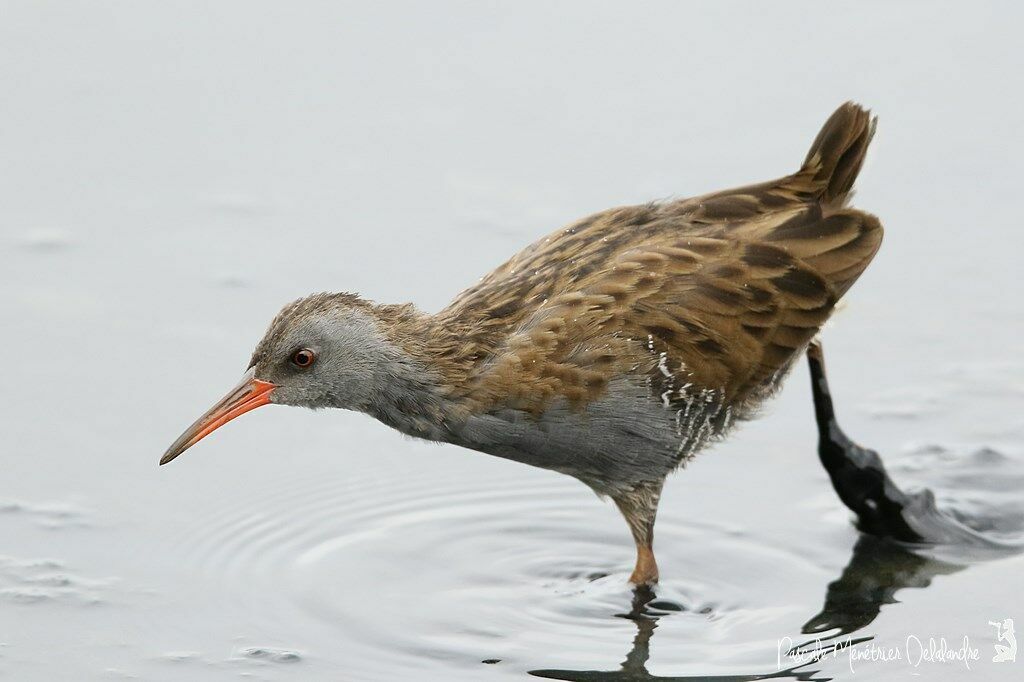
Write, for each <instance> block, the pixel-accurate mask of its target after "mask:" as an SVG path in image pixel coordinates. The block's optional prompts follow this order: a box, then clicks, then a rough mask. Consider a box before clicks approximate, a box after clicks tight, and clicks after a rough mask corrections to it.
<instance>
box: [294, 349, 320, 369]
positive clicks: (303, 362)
mask: <svg viewBox="0 0 1024 682" xmlns="http://www.w3.org/2000/svg"><path fill="white" fill-rule="evenodd" d="M314 360H316V354H315V353H314V352H313V351H311V350H310V349H308V348H300V349H299V350H297V351H295V352H294V353H292V364H294V365H295V366H296V367H309V366H310V365H312V364H313V361H314Z"/></svg>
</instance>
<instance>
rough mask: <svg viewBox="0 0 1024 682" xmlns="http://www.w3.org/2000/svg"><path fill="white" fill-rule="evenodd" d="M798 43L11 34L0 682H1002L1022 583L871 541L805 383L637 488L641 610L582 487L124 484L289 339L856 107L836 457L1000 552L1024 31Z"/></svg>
mask: <svg viewBox="0 0 1024 682" xmlns="http://www.w3.org/2000/svg"><path fill="white" fill-rule="evenodd" d="M815 7H816V6H815V5H812V4H801V3H790V4H778V3H772V5H771V6H770V7H769V6H767V5H762V4H756V5H753V4H752V5H745V6H741V5H733V4H726V3H722V4H720V5H715V6H710V5H709V6H696V5H681V4H677V3H669V4H649V5H645V6H643V8H636V7H628V6H626V5H620V6H618V7H616V6H613V5H602V6H597V5H595V4H593V3H580V4H575V3H558V4H555V5H554V6H551V5H549V4H547V3H545V4H535V5H530V4H517V5H515V6H511V5H504V6H502V5H492V4H485V3H445V4H441V5H438V4H435V3H431V4H391V5H379V6H378V5H374V4H371V3H362V4H342V3H323V4H321V3H307V4H304V5H302V6H300V7H294V6H290V5H289V6H286V5H282V4H276V5H275V4H270V3H265V4H264V3H231V2H228V3H217V4H206V3H193V4H189V3H174V4H163V3H161V4H157V3H131V4H122V3H106V2H99V3H90V4H89V5H69V4H65V3H45V2H36V3H32V4H28V3H25V4H17V3H5V4H4V7H3V13H4V21H3V22H0V92H3V105H2V108H0V149H2V150H3V151H2V153H0V264H2V267H0V311H2V314H3V322H2V327H0V352H2V357H3V358H4V371H3V377H4V379H3V384H4V389H3V391H2V393H0V400H2V405H0V407H2V409H0V426H2V430H3V433H4V437H3V441H4V445H3V448H2V450H0V471H2V473H0V679H4V680H18V681H21V680H30V681H34V680H44V681H50V680H64V679H68V680H70V679H74V680H122V679H136V680H190V681H191V680H197V681H203V680H225V679H249V680H267V681H275V682H276V681H287V680H303V681H306V680H484V681H487V680H494V681H499V680H525V679H530V676H531V675H532V676H535V677H540V678H548V679H561V680H588V681H596V680H601V681H605V680H681V679H723V680H745V679H765V678H781V679H796V680H828V679H841V680H855V679H864V680H897V679H905V678H908V677H912V676H915V675H919V676H923V677H925V678H926V679H930V680H959V679H978V680H986V681H987V680H1012V679H1019V678H1020V674H1021V672H1020V671H1021V670H1022V668H1021V666H1024V659H1022V660H1019V661H1018V662H1016V663H998V664H997V663H993V662H992V657H993V655H994V654H995V649H994V645H995V644H996V632H997V630H996V628H995V627H994V626H993V625H992V624H991V623H995V622H998V623H1003V621H1005V619H1007V618H1011V619H1012V618H1016V619H1017V620H1016V622H1017V623H1018V624H1024V597H1022V596H1021V595H1022V589H1024V578H1022V569H1024V559H1022V558H1021V557H1020V556H1019V555H1017V554H1016V553H1012V552H1010V553H991V554H986V555H982V554H981V553H980V552H978V551H975V550H970V549H965V548H956V547H952V548H938V549H936V550H934V551H931V552H915V553H912V552H908V551H906V550H904V549H900V548H897V547H893V546H891V545H887V544H885V543H881V542H878V541H876V540H872V539H870V538H866V537H862V536H860V535H859V534H858V533H857V531H856V530H855V529H854V528H853V526H852V524H851V522H850V516H849V513H848V512H847V511H846V510H845V508H843V507H842V505H841V504H840V503H839V501H838V499H837V498H836V496H835V494H834V493H833V492H832V490H831V488H830V486H829V483H828V479H827V476H826V475H825V472H824V471H823V470H822V469H821V467H820V466H819V464H818V462H817V458H816V454H815V431H814V423H813V418H812V411H811V404H810V394H809V391H808V389H807V377H806V369H805V368H804V367H803V366H800V367H799V368H798V369H797V370H796V371H795V372H794V374H793V376H792V377H791V379H790V381H789V384H788V387H787V388H786V390H785V391H784V392H783V393H782V395H781V396H780V397H779V398H778V399H776V401H775V402H774V403H773V404H772V405H771V406H770V408H769V409H768V410H767V412H766V415H765V418H764V419H762V420H760V421H758V422H755V423H751V424H749V425H747V426H745V427H744V428H743V429H741V430H740V431H739V433H737V434H736V435H735V436H734V437H733V438H732V439H731V440H730V441H728V442H727V443H724V444H721V445H719V446H717V447H715V448H714V449H713V450H711V451H708V452H705V453H704V454H703V455H702V456H700V457H699V458H698V459H697V460H696V461H695V462H693V463H692V464H691V465H689V466H688V467H687V469H686V470H685V471H682V472H680V473H678V474H677V475H675V476H673V477H672V478H670V479H669V482H668V484H667V486H666V490H665V495H664V498H663V501H662V508H661V513H660V516H659V521H658V527H657V546H658V558H659V563H660V564H661V569H662V576H663V582H662V584H661V585H660V586H659V587H658V588H657V589H656V590H655V591H654V593H651V594H647V593H639V594H637V593H634V592H633V591H632V590H631V589H630V587H629V586H628V584H627V583H626V578H627V576H628V575H629V571H630V570H631V568H632V560H633V547H632V542H631V540H630V539H629V535H628V533H627V531H626V528H625V524H623V522H622V520H621V519H620V518H619V517H618V513H617V512H616V511H615V510H614V508H613V507H612V506H611V505H610V504H608V503H606V502H602V501H601V500H598V499H597V498H595V497H594V496H593V495H592V494H591V493H590V492H589V491H588V490H587V489H585V488H584V487H583V486H582V485H581V484H579V483H576V482H575V481H573V480H571V479H567V478H562V477H560V476H558V475H557V474H553V473H550V472H544V471H539V470H532V469H529V468H526V467H523V466H522V465H519V464H516V463H512V462H507V461H503V460H499V459H495V458H489V457H487V456H485V455H482V454H477V453H472V452H468V451H464V450H459V449H456V448H453V447H448V446H443V447H442V446H434V445H429V444H424V443H418V442H414V441H411V440H407V439H403V438H402V437H400V436H398V435H397V434H394V433H392V432H390V431H388V430H387V429H386V428H385V427H383V426H381V425H378V424H376V423H373V422H371V421H369V420H367V419H365V418H362V417H360V416H357V415H353V414H348V413H340V412H331V413H327V412H320V413H309V412H303V411H298V410H290V409H285V408H279V407H275V408H273V409H271V408H265V409H264V410H261V411H260V412H258V413H256V414H254V415H248V416H246V417H244V418H243V419H241V420H239V421H237V422H235V423H234V424H232V425H230V426H228V427H226V428H224V429H222V430H220V431H219V432H218V433H217V434H216V435H215V436H213V437H211V438H209V439H207V440H205V441H204V442H203V443H202V444H200V445H199V446H197V447H196V448H194V449H193V450H192V451H190V452H189V453H188V455H187V456H186V457H183V458H182V459H181V460H179V461H176V462H175V463H174V464H173V465H171V466H168V467H164V468H158V467H157V464H156V463H157V460H158V458H159V456H160V454H161V453H162V452H163V450H164V448H165V447H166V446H167V444H168V443H169V442H170V441H171V440H173V438H174V437H175V436H176V435H177V434H178V433H179V432H180V431H181V429H182V428H183V427H184V426H185V425H187V424H188V423H189V422H191V420H192V419H193V418H194V417H195V416H196V415H197V414H198V413H200V412H201V411H202V410H204V409H205V408H206V407H208V405H209V404H210V403H211V401H212V400H214V399H216V398H217V397H219V396H220V395H221V394H223V392H224V391H225V390H226V389H227V388H228V387H230V386H231V385H233V384H234V383H235V381H236V380H237V378H238V376H239V375H240V374H241V372H242V371H243V370H244V368H245V364H246V361H247V360H248V356H249V352H250V351H251V348H252V345H253V344H254V343H255V342H256V341H257V340H258V338H259V337H260V336H261V334H262V332H263V329H264V326H265V325H266V323H267V322H268V321H269V319H270V317H271V316H272V315H273V314H274V313H275V312H276V310H277V308H278V307H279V306H280V305H281V304H283V303H284V302H287V301H289V300H292V299H293V298H295V297H297V296H300V295H303V294H306V293H309V292H311V291H318V290H338V289H346V290H352V291H359V292H361V293H363V294H364V295H366V296H369V297H371V298H374V299H377V300H381V301H404V300H411V301H413V302H415V303H416V304H417V305H420V306H421V307H423V308H424V309H427V310H434V309H438V308H440V307H441V306H443V305H444V303H445V302H446V301H447V300H448V299H449V298H450V297H451V296H452V295H453V294H454V293H456V292H457V291H458V290H459V289H461V288H463V287H465V286H467V285H468V284H470V283H471V282H473V281H474V280H475V278H477V277H479V276H480V275H481V274H483V273H484V272H485V271H486V270H487V269H489V268H490V267H493V266H494V265H496V264H497V263H499V262H500V261H501V260H503V258H505V257H506V256H507V255H509V254H510V253H511V252H513V251H514V250H515V249H517V248H519V247H520V246H522V245H523V244H525V243H527V242H529V241H531V240H532V239H534V238H535V237H537V236H538V235H541V234H544V233H546V232H547V231H550V230H551V229H552V228H554V227H556V226H558V225H560V224H563V223H566V222H568V221H569V220H572V219H574V218H576V217H579V216H581V215H584V214H586V213H588V212H591V211H594V210H598V209H602V208H605V207H607V206H611V205H616V204H624V203H634V202H639V201H645V200H648V199H651V198H658V197H668V196H683V195H687V194H694V193H698V192H703V191H708V190H712V189H718V188H721V187H725V186H728V185H734V184H740V183H743V182H748V181H754V180H762V179H767V178H769V177H773V176H776V175H779V174H782V173H784V172H788V171H789V170H791V169H793V168H795V167H796V166H797V164H798V163H799V161H800V160H801V159H802V156H803V153H804V151H805V149H806V147H807V145H809V143H810V141H811V139H812V137H813V135H814V134H815V132H816V131H817V130H818V127H819V126H820V124H821V123H822V121H823V120H824V118H825V117H826V116H827V115H828V113H830V112H831V111H832V109H833V108H834V107H835V106H836V105H837V104H838V103H839V102H841V101H843V100H845V99H849V98H856V99H858V100H860V101H862V102H864V103H865V104H867V105H868V106H871V107H872V108H874V109H875V111H876V112H877V113H879V115H880V117H881V123H880V128H879V134H878V137H877V138H876V142H875V149H874V155H873V156H872V158H870V159H869V162H868V165H867V167H866V168H865V170H864V172H863V173H862V176H861V182H860V185H859V186H860V192H859V194H858V197H857V203H858V204H859V205H860V206H862V207H864V208H866V209H868V210H872V211H874V212H875V213H877V214H879V215H880V216H881V217H882V219H883V222H884V223H885V225H886V229H887V233H886V243H885V244H884V245H883V248H882V251H881V253H880V254H879V257H878V258H877V259H876V261H875V263H874V264H873V265H872V267H871V268H870V269H869V270H868V272H867V274H866V275H865V276H864V277H863V278H862V279H861V281H860V282H859V283H858V284H857V286H856V287H855V288H854V289H853V291H852V292H851V294H850V295H849V296H848V299H847V300H848V304H847V306H846V308H845V309H844V310H843V311H842V312H841V313H840V314H839V315H838V316H837V317H836V318H835V320H834V321H833V322H832V323H831V324H830V326H829V328H828V329H827V330H826V332H825V334H824V341H825V346H826V349H827V354H828V358H829V369H830V377H831V381H832V384H833V391H834V393H835V396H836V400H837V407H838V409H839V412H840V419H841V421H842V422H843V424H844V426H845V427H846V428H847V430H848V431H849V432H850V434H851V435H852V436H853V437H855V438H857V439H859V440H861V441H863V442H864V443H866V444H868V445H870V446H872V447H874V448H877V449H878V450H879V451H880V452H881V453H882V454H883V456H884V457H885V459H886V462H887V463H888V465H889V468H890V470H891V473H892V475H893V477H894V478H895V479H896V480H897V481H898V482H899V483H900V484H901V485H903V486H905V487H908V488H914V487H929V488H931V489H932V490H933V491H934V492H935V494H936V496H937V498H938V500H939V504H940V507H942V508H943V509H945V510H946V511H947V512H948V513H950V514H953V515H955V516H956V517H957V518H959V519H960V520H962V521H963V522H965V523H967V524H968V525H971V526H972V527H974V528H976V529H977V530H979V531H981V532H983V533H985V534H986V535H988V536H989V537H991V538H993V539H996V540H1000V541H1002V542H1007V543H1020V542H1021V541H1024V494H1022V488H1024V450H1022V447H1021V443H1022V442H1024V417H1022V416H1021V415H1022V414H1024V413H1022V411H1021V406H1022V405H1024V360H1022V357H1024V355H1022V353H1021V351H1022V350H1024V347H1022V343H1021V335H1022V333H1024V309H1022V306H1021V304H1020V299H1019V293H1020V286H1021V282H1020V272H1019V253H1020V248H1021V246H1022V245H1024V239H1022V237H1021V227H1020V219H1019V216H1017V215H1016V213H1015V212H1014V210H1013V206H1014V198H1015V196H1016V193H1017V192H1018V191H1019V185H1020V179H1021V177H1022V175H1024V174H1022V171H1024V168H1022V162H1021V159H1022V158H1024V138H1022V137H1021V135H1020V133H1019V128H1020V126H1019V120H1018V119H1019V117H1018V116H1016V114H1015V113H1014V112H1017V111H1019V109H1020V106H1021V104H1022V101H1021V95H1020V94H1019V92H1018V91H1017V89H1009V88H1006V87H1005V86H1006V84H1007V82H1009V81H1011V80H1012V79H1013V78H1015V77H1016V76H1015V75H1014V74H1018V73H1019V72H1020V70H1021V68H1022V67H1024V50H1022V49H1021V48H1020V47H1019V41H1017V39H1016V36H1015V34H1014V29H1013V26H1014V25H1019V21H1020V19H1021V16H1020V9H1019V8H1017V6H1015V5H1011V4H1005V5H998V4H991V5H979V4H976V3H972V4H970V5H968V4H966V3H965V4H963V5H951V6H949V7H945V8H943V9H942V10H941V11H939V10H937V9H936V7H937V6H936V5H935V4H934V3H929V4H927V5H920V6H918V5H915V4H912V3H907V4H901V5H899V6H892V5H891V4H878V5H871V4H870V3H868V4H866V5H864V4H858V5H857V6H856V7H854V6H849V7H845V6H844V7H838V6H837V7H834V8H832V10H831V13H830V14H829V15H828V16H826V15H824V14H822V13H821V12H820V11H819V10H817V9H815ZM883 13H884V14H883ZM740 15H741V16H742V18H740ZM1018 627H1019V625H1018ZM816 638H820V639H821V642H820V643H816V642H815V641H814V640H815V639H816ZM931 639H934V640H935V641H936V647H938V648H937V649H934V650H933V648H932V647H931V645H930V643H929V640H931ZM943 639H944V640H945V642H946V646H945V649H944V650H943V649H942V648H941V645H940V644H939V643H940V642H941V640H943ZM847 645H851V646H849V647H847ZM844 647H846V648H844ZM833 649H835V650H836V651H835V654H834V655H833V654H831V653H829V652H830V651H832V650H833ZM791 651H792V653H791ZM808 652H810V654H808ZM971 652H974V653H973V654H972V653H971ZM814 654H816V655H814ZM964 657H966V658H967V660H966V661H964V660H961V659H962V658H964Z"/></svg>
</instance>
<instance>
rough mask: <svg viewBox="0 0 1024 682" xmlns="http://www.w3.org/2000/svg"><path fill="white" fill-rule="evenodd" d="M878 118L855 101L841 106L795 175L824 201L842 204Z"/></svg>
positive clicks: (855, 176)
mask: <svg viewBox="0 0 1024 682" xmlns="http://www.w3.org/2000/svg"><path fill="white" fill-rule="evenodd" d="M877 122H878V119H877V118H876V117H874V116H872V115H871V112H869V111H868V110H867V109H865V108H864V107H862V106H860V105H859V104H855V103H854V102H846V103H845V104H843V105H841V106H840V107H839V108H838V109H836V110H835V112H834V113H833V114H832V115H831V116H830V117H829V119H828V120H827V121H825V125H824V126H822V128H821V132H820V133H818V137H816V138H815V139H814V143H813V144H812V145H811V149H810V151H808V152H807V158H806V159H804V165H803V166H802V167H801V169H800V172H799V173H797V176H796V177H799V178H800V179H801V180H803V181H804V182H806V183H808V184H809V185H810V188H809V189H811V191H812V192H813V193H814V194H816V195H818V197H820V199H821V201H822V202H823V203H827V204H838V205H842V204H844V203H845V202H846V200H847V198H848V196H849V194H850V192H851V190H852V189H853V183H854V181H856V180H857V174H858V173H860V167H861V165H862V164H863V163H864V156H865V154H867V151H868V145H870V144H871V138H872V137H873V136H874V134H875V124H876V123H877Z"/></svg>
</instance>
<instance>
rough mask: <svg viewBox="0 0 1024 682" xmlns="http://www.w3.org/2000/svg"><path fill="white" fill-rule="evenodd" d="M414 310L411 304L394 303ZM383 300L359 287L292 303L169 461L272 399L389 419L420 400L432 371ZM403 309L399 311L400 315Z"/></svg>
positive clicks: (167, 455)
mask: <svg viewBox="0 0 1024 682" xmlns="http://www.w3.org/2000/svg"><path fill="white" fill-rule="evenodd" d="M386 308H388V309H389V310H391V315H390V316H389V317H391V318H394V317H395V316H396V315H395V313H394V311H395V310H398V311H407V312H406V315H409V314H412V313H411V312H408V311H411V307H409V308H403V307H400V306H399V307H396V306H388V307H386ZM380 310H382V308H381V307H378V306H375V305H374V304H372V303H370V302H368V301H365V300H363V299H361V298H359V297H358V296H356V295H354V294H326V293H324V294H314V295H312V296H307V297H305V298H301V299H299V300H297V301H293V302H292V303H289V304H288V305H286V306H285V307H284V308H282V309H281V312H279V313H278V314H277V316H276V317H275V318H274V319H273V321H272V322H271V323H270V327H269V328H268V329H267V332H266V334H265V335H264V336H263V339H262V340H261V341H260V342H259V343H258V344H257V346H256V350H255V351H254V352H253V355H252V359H251V360H250V362H249V367H248V370H247V371H246V373H245V375H244V376H243V377H242V380H241V381H240V382H239V384H238V385H237V386H235V388H233V389H232V390H231V391H230V392H229V393H228V394H227V395H226V396H225V397H224V398H222V399H221V400H220V401H219V402H218V403H217V404H216V405H214V406H213V407H212V408H211V409H210V410H208V411H207V412H206V413H205V414H204V415H203V416H201V417H200V418H199V419H198V420H196V422H195V423H194V424H192V426H190V427H189V428H188V429H186V430H185V432H184V433H182V434H181V436H180V437H179V438H178V439H177V440H176V441H175V442H174V443H173V444H172V445H171V447H170V448H168V450H167V452H166V453H165V454H164V456H163V457H162V458H161V460H160V463H161V464H166V463H167V462H169V461H171V460H172V459H174V458H175V457H177V456H178V455H180V454H181V453H182V452H184V451H185V450H187V449H188V448H190V447H192V446H193V445H195V444H196V443H197V442H199V441H200V440H201V439H202V438H204V437H205V436H207V435H209V434H210V433H212V432H213V431H214V430H216V429H217V428H219V427H220V426H222V425H224V424H226V423H227V422H229V421H231V420H232V419H234V418H236V417H238V416H240V415H242V414H244V413H246V412H248V411H250V410H253V409H255V408H257V407H260V406H261V405H267V404H270V403H276V404H282V405H296V406H300V407H309V408H321V407H337V408H344V409H350V410H358V411H361V412H366V413H368V414H371V415H374V416H376V417H378V418H381V419H384V420H385V421H393V420H391V419H389V415H392V414H395V413H400V412H402V407H401V406H402V405H409V404H415V403H416V402H417V401H416V400H415V396H412V395H410V393H415V392H418V391H419V390H420V389H421V388H422V387H423V386H424V385H425V384H424V382H425V381H427V374H428V373H426V372H424V371H423V368H422V366H421V364H420V363H418V362H415V361H414V360H413V359H412V358H411V357H410V356H409V354H408V352H406V351H405V350H403V349H402V348H400V347H399V345H398V344H396V343H395V342H394V341H393V340H392V339H391V338H390V335H389V333H388V330H387V329H386V326H387V323H386V322H385V321H384V319H383V317H382V316H381V314H380ZM400 316H401V315H399V317H400Z"/></svg>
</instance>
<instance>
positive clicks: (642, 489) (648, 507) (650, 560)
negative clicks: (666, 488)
mask: <svg viewBox="0 0 1024 682" xmlns="http://www.w3.org/2000/svg"><path fill="white" fill-rule="evenodd" d="M663 483H664V481H645V482H643V483H638V484H636V485H634V486H633V487H632V488H631V489H629V490H627V491H625V492H622V493H619V494H618V495H613V496H612V499H613V500H615V506H617V507H618V508H619V511H620V512H622V516H623V517H625V519H626V523H627V524H628V525H629V531H630V532H631V533H632V534H633V541H634V542H635V543H636V567H635V568H634V569H633V574H632V575H631V576H630V577H629V581H630V582H631V583H633V584H634V585H653V584H654V583H656V582H658V562H657V561H655V560H654V519H655V517H656V516H657V514H658V500H659V499H661V486H662V484H663Z"/></svg>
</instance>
